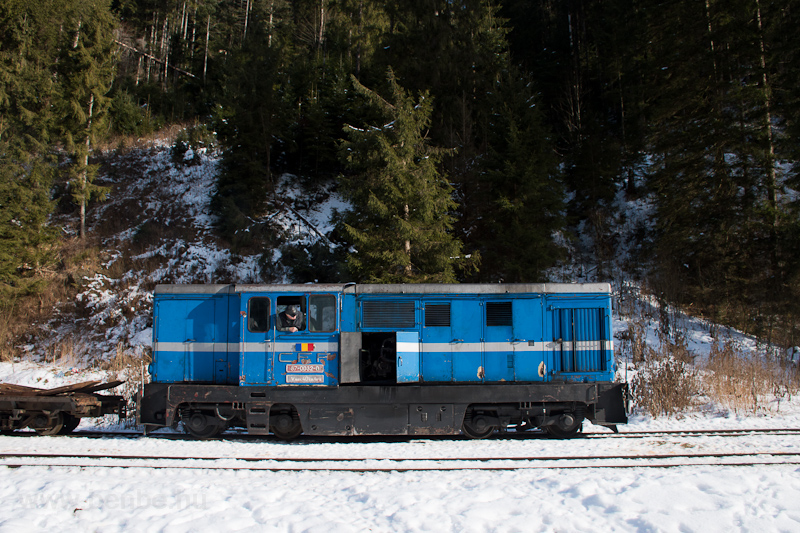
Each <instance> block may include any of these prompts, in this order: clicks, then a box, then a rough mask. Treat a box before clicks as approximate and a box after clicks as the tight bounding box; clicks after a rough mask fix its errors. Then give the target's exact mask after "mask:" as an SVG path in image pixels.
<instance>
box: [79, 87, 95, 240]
mask: <svg viewBox="0 0 800 533" xmlns="http://www.w3.org/2000/svg"><path fill="white" fill-rule="evenodd" d="M93 112H94V93H92V94H90V95H89V120H88V122H87V123H86V152H85V153H84V154H83V170H82V171H81V179H80V186H81V230H80V238H81V240H84V239H85V238H86V202H87V200H88V199H87V198H86V196H87V194H86V189H87V187H88V175H87V174H88V172H89V151H90V150H91V149H92V145H91V143H92V136H91V131H92V114H93Z"/></svg>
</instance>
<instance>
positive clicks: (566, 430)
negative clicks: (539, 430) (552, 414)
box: [545, 412, 583, 439]
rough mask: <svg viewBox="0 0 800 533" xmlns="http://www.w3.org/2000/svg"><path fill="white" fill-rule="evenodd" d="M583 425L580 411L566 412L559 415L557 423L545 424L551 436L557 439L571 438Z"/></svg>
mask: <svg viewBox="0 0 800 533" xmlns="http://www.w3.org/2000/svg"><path fill="white" fill-rule="evenodd" d="M582 426H583V415H582V414H581V413H577V414H576V413H572V412H567V413H564V414H563V415H561V416H560V417H559V420H558V422H557V423H555V424H553V425H551V426H545V429H546V430H547V432H548V433H549V434H550V436H551V437H555V438H557V439H571V438H572V437H574V436H575V435H577V434H578V432H580V430H581V427H582Z"/></svg>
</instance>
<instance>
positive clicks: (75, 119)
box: [58, 0, 115, 238]
mask: <svg viewBox="0 0 800 533" xmlns="http://www.w3.org/2000/svg"><path fill="white" fill-rule="evenodd" d="M71 7H72V9H71V10H70V11H69V12H68V14H67V15H68V16H67V22H66V23H65V32H64V38H63V41H62V43H61V45H62V53H61V57H60V58H59V62H58V72H59V82H60V92H61V98H62V101H61V125H62V135H63V137H64V140H65V143H66V146H67V149H68V150H69V151H70V153H71V156H72V164H71V166H70V171H69V172H70V186H71V190H72V197H73V200H74V201H75V203H77V204H78V205H79V206H80V236H81V238H84V237H85V236H86V206H87V204H88V203H89V201H90V200H92V199H100V200H102V199H104V198H105V196H106V195H107V194H108V191H109V190H108V189H107V188H105V187H98V186H96V185H95V184H94V179H95V177H96V175H97V166H96V165H90V164H89V156H90V154H91V152H92V144H93V143H94V142H96V139H97V137H99V136H100V135H102V133H103V132H104V131H105V130H104V123H105V120H106V118H107V117H106V115H107V112H108V109H109V106H110V103H111V102H110V99H109V98H108V92H109V90H110V89H111V83H112V81H113V79H114V68H115V44H114V35H113V30H114V19H113V16H112V15H111V12H110V10H109V4H108V2H107V1H106V0H86V1H83V0H81V1H77V2H76V3H75V4H73V5H72V6H71Z"/></svg>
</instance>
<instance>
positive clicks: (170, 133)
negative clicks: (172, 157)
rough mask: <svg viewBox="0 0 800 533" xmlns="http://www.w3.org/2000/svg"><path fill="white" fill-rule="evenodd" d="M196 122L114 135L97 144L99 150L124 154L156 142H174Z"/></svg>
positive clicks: (153, 144) (96, 147) (150, 145)
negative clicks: (144, 133)
mask: <svg viewBox="0 0 800 533" xmlns="http://www.w3.org/2000/svg"><path fill="white" fill-rule="evenodd" d="M193 124H194V123H191V122H187V123H184V124H171V125H169V126H166V127H164V128H161V129H160V130H158V131H154V132H152V133H149V134H147V135H112V136H110V137H108V138H107V139H106V140H104V141H103V142H101V143H98V144H96V145H95V147H94V149H95V150H96V151H97V152H111V151H116V152H117V153H119V154H124V153H126V152H129V151H131V150H138V149H143V148H150V147H152V146H155V145H156V144H173V143H174V141H175V139H176V138H177V137H178V135H179V134H180V133H181V132H182V131H184V130H185V129H186V128H189V127H191V126H192V125H193Z"/></svg>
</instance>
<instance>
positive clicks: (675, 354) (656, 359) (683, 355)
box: [631, 338, 700, 417]
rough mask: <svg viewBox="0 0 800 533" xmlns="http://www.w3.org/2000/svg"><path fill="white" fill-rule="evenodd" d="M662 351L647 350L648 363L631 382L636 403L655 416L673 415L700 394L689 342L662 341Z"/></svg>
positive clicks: (638, 369) (638, 370)
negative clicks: (688, 345)
mask: <svg viewBox="0 0 800 533" xmlns="http://www.w3.org/2000/svg"><path fill="white" fill-rule="evenodd" d="M661 341H662V342H661V347H660V349H659V350H658V351H656V350H654V349H652V348H650V347H647V348H645V355H644V362H643V363H641V364H639V365H637V373H636V375H635V376H634V377H633V379H632V380H631V394H632V396H633V400H634V403H635V404H636V405H637V406H638V407H639V408H641V409H643V410H645V411H646V412H648V413H650V415H651V416H653V417H657V416H661V415H666V416H671V415H675V414H678V413H681V412H683V411H685V410H686V409H688V408H689V407H691V406H692V405H693V404H694V401H695V398H696V397H697V395H698V394H699V393H700V381H699V379H698V373H697V371H696V370H695V369H694V367H693V366H692V365H691V360H692V358H693V354H692V353H691V352H690V351H689V350H688V348H687V347H686V343H685V342H683V341H681V340H679V341H676V342H672V341H670V340H669V339H665V338H663V339H662V340H661Z"/></svg>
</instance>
